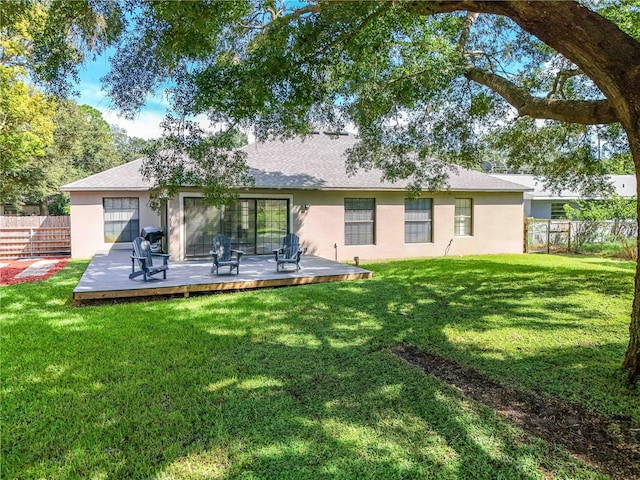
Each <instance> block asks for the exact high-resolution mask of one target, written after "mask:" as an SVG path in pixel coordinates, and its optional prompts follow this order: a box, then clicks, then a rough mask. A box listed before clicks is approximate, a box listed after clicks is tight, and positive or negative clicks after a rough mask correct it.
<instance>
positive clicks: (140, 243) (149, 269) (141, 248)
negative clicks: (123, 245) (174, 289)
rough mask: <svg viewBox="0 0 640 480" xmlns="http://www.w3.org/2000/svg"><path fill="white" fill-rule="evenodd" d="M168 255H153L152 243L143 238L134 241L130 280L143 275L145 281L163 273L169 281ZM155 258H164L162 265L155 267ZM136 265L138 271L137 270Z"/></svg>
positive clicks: (163, 276)
mask: <svg viewBox="0 0 640 480" xmlns="http://www.w3.org/2000/svg"><path fill="white" fill-rule="evenodd" d="M170 256H171V255H169V254H167V253H151V243H149V242H148V241H147V240H145V239H144V238H142V237H138V238H136V239H134V240H133V255H131V273H130V274H129V278H136V277H139V276H140V275H142V277H143V279H144V281H145V282H146V281H147V278H148V277H151V276H153V275H155V274H157V273H160V272H162V278H164V279H165V280H166V279H167V270H169V265H168V264H167V262H168V261H169V257H170ZM153 257H160V258H162V265H160V266H154V265H153ZM136 265H137V266H138V270H136Z"/></svg>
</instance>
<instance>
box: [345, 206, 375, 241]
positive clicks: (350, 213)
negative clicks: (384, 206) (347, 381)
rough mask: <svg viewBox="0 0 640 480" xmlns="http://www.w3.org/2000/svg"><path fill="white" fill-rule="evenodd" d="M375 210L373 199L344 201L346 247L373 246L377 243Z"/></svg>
mask: <svg viewBox="0 0 640 480" xmlns="http://www.w3.org/2000/svg"><path fill="white" fill-rule="evenodd" d="M375 209H376V202H375V199H373V198H345V199H344V243H345V245H373V244H374V243H375V235H374V233H375Z"/></svg>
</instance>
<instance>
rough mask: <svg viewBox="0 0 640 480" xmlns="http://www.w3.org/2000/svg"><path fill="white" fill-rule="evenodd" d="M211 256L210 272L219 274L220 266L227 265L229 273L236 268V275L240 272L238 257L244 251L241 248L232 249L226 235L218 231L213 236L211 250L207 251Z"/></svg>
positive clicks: (239, 257) (240, 256)
mask: <svg viewBox="0 0 640 480" xmlns="http://www.w3.org/2000/svg"><path fill="white" fill-rule="evenodd" d="M209 253H210V254H211V256H212V257H213V267H211V273H215V274H216V275H219V269H220V267H226V266H229V273H233V269H234V268H235V269H236V275H237V274H238V273H240V259H241V258H242V255H244V252H243V251H242V250H232V249H231V240H229V237H227V236H226V235H222V234H221V233H219V234H218V235H216V236H215V237H213V250H211V251H210V252H209Z"/></svg>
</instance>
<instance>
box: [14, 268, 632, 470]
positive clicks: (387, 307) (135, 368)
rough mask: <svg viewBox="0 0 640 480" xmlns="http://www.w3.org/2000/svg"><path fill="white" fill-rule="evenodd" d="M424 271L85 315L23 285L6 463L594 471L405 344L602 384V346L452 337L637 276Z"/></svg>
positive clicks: (583, 311)
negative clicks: (418, 359) (484, 404)
mask: <svg viewBox="0 0 640 480" xmlns="http://www.w3.org/2000/svg"><path fill="white" fill-rule="evenodd" d="M417 263H418V265H420V269H419V270H418V269H416V270H414V271H415V273H414V274H412V275H409V274H407V271H408V270H407V269H408V268H410V267H411V268H413V269H415V268H416V262H394V263H391V264H384V265H381V266H375V265H374V266H373V267H374V268H373V269H374V270H376V277H375V278H374V279H372V280H367V281H361V282H349V283H342V284H333V285H314V286H308V287H296V288H288V289H279V290H271V291H268V292H252V293H244V294H238V295H226V296H216V297H207V298H205V297H201V298H197V299H192V300H189V301H182V300H177V301H167V302H153V303H140V304H131V305H114V306H99V307H83V308H69V307H68V306H65V305H64V304H62V305H58V306H55V305H54V306H51V305H47V302H50V299H51V296H52V295H51V291H49V292H47V291H46V290H37V289H35V288H31V289H25V290H22V291H24V292H26V293H25V294H24V295H19V294H17V293H16V294H14V295H15V296H14V297H12V299H10V301H9V304H8V305H7V306H8V310H7V312H12V311H13V312H18V311H19V312H31V313H30V314H29V316H28V317H26V316H24V313H23V314H22V315H20V316H18V317H17V318H14V319H11V324H12V331H11V332H10V335H11V336H12V338H11V342H12V348H17V347H16V346H17V345H20V347H21V348H26V351H28V350H29V347H30V346H32V347H33V348H39V349H40V351H39V352H38V354H37V355H29V354H23V355H22V357H21V358H20V361H11V360H10V359H11V357H10V355H11V353H10V352H9V353H8V352H7V351H6V348H5V349H3V350H4V351H3V356H6V360H9V361H3V364H4V365H5V367H4V368H3V371H2V375H3V385H5V387H4V388H5V390H4V392H3V397H4V401H3V416H4V420H3V445H2V449H3V455H2V463H3V465H2V468H3V471H4V472H5V474H6V475H7V476H8V477H11V476H12V475H14V476H16V477H41V476H42V477H59V478H66V477H74V476H78V477H85V476H86V477H90V476H100V475H105V476H107V477H109V478H142V477H159V478H163V477H164V478H175V477H179V478H210V477H214V476H220V477H224V478H237V477H246V476H251V475H253V476H255V477H259V478H274V477H287V476H288V477H290V478H305V477H306V478H335V477H342V478H372V477H380V478H400V477H402V478H412V477H414V478H424V477H431V476H433V477H443V478H445V477H446V478H498V477H500V478H537V477H538V475H544V474H545V472H546V471H552V472H554V474H555V475H557V476H559V477H562V476H563V475H564V476H569V477H571V476H575V475H576V473H577V472H580V467H575V466H571V462H570V461H568V460H566V459H561V457H560V456H559V454H558V453H557V452H555V451H553V447H550V449H549V451H545V448H546V447H544V446H541V445H537V444H534V445H529V444H527V442H525V441H523V439H522V438H520V437H519V434H518V433H517V432H515V431H513V430H512V429H511V428H510V427H509V426H508V424H507V423H506V422H503V421H501V420H499V419H496V418H495V417H494V416H493V414H492V412H490V411H488V410H486V409H482V408H480V407H476V406H473V405H470V404H468V403H465V402H461V401H460V397H459V394H458V393H457V392H455V391H453V390H452V389H449V388H447V387H446V386H444V385H443V384H441V383H440V382H438V381H436V380H435V379H433V378H431V377H429V376H425V375H423V374H421V373H420V372H418V371H416V370H414V369H412V368H410V367H408V366H407V365H405V364H404V363H403V362H401V361H400V360H398V359H397V358H396V357H395V356H393V355H392V354H391V353H390V352H389V347H390V346H391V345H394V344H396V343H397V342H399V341H404V342H408V343H412V344H416V345H419V346H421V347H422V348H425V349H431V350H433V351H439V352H441V353H444V354H446V355H450V356H451V357H454V358H456V359H458V360H459V361H460V362H461V363H463V364H467V365H470V364H475V365H476V366H477V368H479V369H485V370H486V371H488V372H490V373H493V374H494V375H495V376H498V377H500V376H501V375H502V374H504V375H505V376H507V377H511V378H512V379H515V381H521V382H523V383H524V385H525V386H528V387H533V386H535V385H536V384H540V382H550V381H551V382H554V381H557V382H559V383H562V382H571V381H576V382H588V381H589V380H588V379H589V378H592V379H593V380H592V381H601V380H602V378H601V377H602V369H605V370H606V368H607V367H606V361H607V360H606V355H607V354H601V353H600V351H601V350H605V349H603V348H593V346H591V345H585V346H584V347H581V346H576V347H573V348H559V347H554V346H549V347H548V348H546V349H543V350H542V353H540V354H537V355H536V356H532V355H530V354H528V353H527V352H523V355H522V356H521V357H520V358H515V357H513V356H512V357H511V358H504V356H502V357H501V356H500V355H499V349H496V352H495V353H496V355H487V351H486V350H482V351H478V350H475V349H474V348H475V347H474V346H473V345H467V346H466V347H463V346H461V345H455V344H452V343H451V341H450V339H449V336H448V335H449V333H448V331H447V330H448V329H450V328H451V327H452V326H461V325H464V328H465V329H467V330H470V331H474V332H483V331H486V330H490V329H495V328H507V327H508V326H512V325H513V323H511V324H510V325H501V324H500V322H499V321H497V320H496V319H495V315H496V313H500V314H505V315H506V316H508V317H511V318H517V319H521V320H520V321H519V322H517V323H519V325H518V326H519V327H527V328H529V329H530V330H531V331H536V330H540V331H551V332H558V334H561V333H562V332H565V331H567V330H572V329H580V328H581V327H580V324H579V323H577V322H574V321H572V320H568V319H566V316H567V315H568V314H571V313H573V314H574V315H577V316H578V317H579V318H591V317H593V316H601V315H602V313H601V311H600V310H598V309H596V308H594V307H592V306H589V305H583V304H581V303H579V302H577V301H576V300H573V299H572V298H575V297H573V295H574V294H575V292H576V290H577V289H578V290H580V289H587V290H592V291H599V292H601V293H603V294H605V295H617V294H619V292H621V291H626V290H627V289H628V284H629V282H630V281H631V280H632V278H631V276H630V275H629V274H625V275H622V274H621V270H618V269H616V268H610V269H602V270H601V271H600V273H599V275H598V277H596V278H594V277H592V276H591V275H590V274H591V273H592V271H588V270H581V269H579V268H563V269H562V270H561V272H560V273H561V274H562V276H563V278H566V282H562V284H557V285H556V284H553V285H552V284H549V283H548V282H547V281H546V279H547V277H548V269H547V268H543V267H539V266H531V265H519V264H514V265H510V266H509V269H508V271H507V270H505V268H504V266H500V265H499V264H497V263H496V262H495V261H492V260H485V259H482V260H470V259H466V260H460V261H459V263H458V262H457V261H453V262H452V261H451V260H447V261H420V262H417ZM456 267H459V270H457V269H456ZM558 268H560V267H557V268H556V269H555V272H558ZM75 273H77V272H73V274H75ZM65 275H66V276H65ZM65 275H63V276H60V277H57V278H58V281H60V282H63V283H65V286H64V287H60V288H59V289H58V290H56V288H57V287H54V290H53V291H55V292H56V295H58V294H61V295H62V296H63V297H64V295H67V294H68V290H67V286H66V279H67V278H68V275H70V273H67V274H65ZM54 278H56V277H54ZM525 279H526V281H525ZM18 291H19V290H14V292H18ZM62 292H65V293H64V294H62ZM530 296H535V297H539V298H544V299H547V300H546V301H545V302H544V305H542V306H540V305H536V304H534V306H533V307H532V306H531V303H530V302H520V301H518V299H520V298H529V297H530ZM47 299H49V300H47ZM62 303H64V302H62ZM18 304H20V307H18ZM559 312H561V313H562V314H563V318H564V319H559V318H558V313H559ZM36 339H38V341H36ZM5 346H6V345H5ZM598 347H604V346H602V345H601V346H598ZM624 347H625V345H622V344H621V345H617V346H614V347H613V348H614V349H615V348H619V349H620V351H621V352H623V349H624ZM488 353H490V354H491V353H493V352H488ZM601 355H605V356H604V357H601ZM608 355H610V353H609V354H608ZM603 361H604V362H605V366H604V367H603V366H602V365H601V363H602V362H603ZM578 364H579V365H578ZM507 366H508V368H507ZM610 368H613V367H610ZM549 369H553V373H550V371H549ZM572 378H573V380H572ZM549 379H551V380H549ZM554 379H555V380H554ZM610 380H612V381H613V379H610ZM605 381H606V379H605ZM539 386H540V385H539ZM541 387H542V388H543V389H544V387H545V385H542V386H541ZM549 388H551V389H552V390H553V388H554V387H553V385H551V386H550V387H549ZM557 388H561V387H557ZM540 448H542V450H543V451H542V453H541V451H540V450H539V449H540ZM563 468H566V470H565V471H563ZM574 468H575V469H577V470H574Z"/></svg>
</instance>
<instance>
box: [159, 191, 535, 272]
mask: <svg viewBox="0 0 640 480" xmlns="http://www.w3.org/2000/svg"><path fill="white" fill-rule="evenodd" d="M182 195H187V196H192V195H197V193H183V194H182ZM241 196H245V197H251V198H253V197H256V196H258V197H269V196H273V197H274V198H285V197H286V198H289V199H290V204H289V205H290V210H291V218H290V226H291V231H292V232H294V233H296V234H298V235H299V236H300V240H301V243H302V246H303V247H306V248H307V251H308V253H312V254H314V255H318V256H321V257H325V258H329V259H336V260H338V261H344V260H353V258H354V257H355V256H358V257H360V259H361V260H376V259H390V258H411V257H431V256H443V255H469V254H495V253H522V252H523V235H524V234H523V220H524V207H523V198H522V193H506V192H505V193H481V192H457V193H456V192H445V193H434V194H424V195H423V197H425V198H432V199H433V220H432V232H433V241H432V242H430V243H405V241H404V194H403V193H402V192H388V191H387V192H381V191H375V192H374V191H371V192H367V191H357V192H353V191H320V190H308V191H305V190H302V191H300V190H291V191H287V190H276V191H269V190H253V191H251V192H241ZM345 198H374V199H375V204H376V210H375V244H374V245H345V239H344V199H345ZM456 198H471V199H472V202H473V234H472V235H471V236H467V237H462V236H455V235H454V211H455V199H456ZM181 203H182V196H181V197H177V198H175V199H173V200H172V201H171V202H170V203H169V208H168V224H169V225H168V232H167V233H168V238H167V240H168V246H169V253H171V255H172V257H171V258H172V259H175V260H179V259H183V258H184V228H183V219H182V215H183V212H182V209H181Z"/></svg>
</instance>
